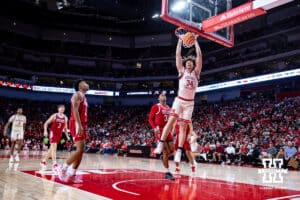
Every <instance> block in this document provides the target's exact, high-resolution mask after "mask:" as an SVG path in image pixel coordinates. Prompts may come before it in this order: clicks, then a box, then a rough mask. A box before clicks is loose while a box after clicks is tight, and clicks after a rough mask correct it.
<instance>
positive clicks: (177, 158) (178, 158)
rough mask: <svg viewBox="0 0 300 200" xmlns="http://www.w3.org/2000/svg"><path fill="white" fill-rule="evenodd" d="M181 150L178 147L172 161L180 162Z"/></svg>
mask: <svg viewBox="0 0 300 200" xmlns="http://www.w3.org/2000/svg"><path fill="white" fill-rule="evenodd" d="M181 153H182V152H181V150H180V149H178V150H177V151H176V154H175V156H174V162H178V163H179V162H180V161H181Z"/></svg>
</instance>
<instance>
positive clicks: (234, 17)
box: [202, 2, 266, 33]
mask: <svg viewBox="0 0 300 200" xmlns="http://www.w3.org/2000/svg"><path fill="white" fill-rule="evenodd" d="M265 13H266V11H265V10H264V9H261V8H258V9H254V10H253V9H252V2H249V3H245V4H243V5H241V6H238V7H236V8H233V9H231V10H228V11H227V12H225V13H222V14H219V15H216V16H214V17H211V18H209V19H207V20H204V21H203V23H202V30H203V31H205V32H209V33H211V32H215V31H218V30H220V29H223V28H226V27H228V26H232V25H234V24H238V23H241V22H243V21H246V20H249V19H252V18H254V17H257V16H259V15H263V14H265Z"/></svg>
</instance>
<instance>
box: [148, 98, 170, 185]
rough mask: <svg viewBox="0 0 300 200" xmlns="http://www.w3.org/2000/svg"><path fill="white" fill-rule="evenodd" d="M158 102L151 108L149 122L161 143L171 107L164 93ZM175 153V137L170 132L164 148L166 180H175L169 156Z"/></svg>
mask: <svg viewBox="0 0 300 200" xmlns="http://www.w3.org/2000/svg"><path fill="white" fill-rule="evenodd" d="M158 101H159V103H157V104H154V105H153V106H152V107H151V111H150V114H149V118H148V121H149V124H150V125H151V127H152V128H153V131H154V134H155V138H156V140H157V141H158V142H159V139H160V135H161V133H162V130H163V128H164V126H165V125H166V123H167V121H168V117H169V112H170V107H169V106H168V105H167V103H166V101H167V98H166V95H165V94H164V93H162V94H160V95H159V97H158ZM173 152H174V144H173V137H172V134H171V132H170V133H169V134H168V136H167V140H166V142H165V144H164V147H163V165H164V167H165V168H166V170H167V172H166V174H165V178H166V179H169V180H175V179H174V177H173V175H172V174H171V172H170V170H169V156H170V155H172V154H173Z"/></svg>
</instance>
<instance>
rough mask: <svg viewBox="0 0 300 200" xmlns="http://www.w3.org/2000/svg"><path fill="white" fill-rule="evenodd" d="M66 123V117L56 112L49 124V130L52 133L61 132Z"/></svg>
mask: <svg viewBox="0 0 300 200" xmlns="http://www.w3.org/2000/svg"><path fill="white" fill-rule="evenodd" d="M66 123H67V122H66V117H65V116H64V115H63V116H62V117H60V116H59V115H58V114H56V115H55V117H54V121H53V122H52V124H51V128H50V130H51V131H52V132H53V133H56V134H61V133H62V131H63V129H64V128H65V126H66Z"/></svg>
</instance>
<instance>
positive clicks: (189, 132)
mask: <svg viewBox="0 0 300 200" xmlns="http://www.w3.org/2000/svg"><path fill="white" fill-rule="evenodd" d="M180 125H181V123H180V120H178V121H177V123H176V125H175V133H176V139H175V144H174V148H175V151H176V150H177V149H178V144H179V132H180V131H179V130H180ZM192 132H193V124H192V122H190V123H189V124H188V126H187V129H186V137H185V141H184V144H183V149H184V150H185V154H186V156H187V158H188V160H189V162H190V164H191V169H192V172H193V173H194V172H195V171H196V168H195V160H194V156H193V154H192V152H191V145H190V142H189V140H190V136H191V135H192ZM175 164H176V169H175V173H179V172H180V167H179V162H175Z"/></svg>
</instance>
